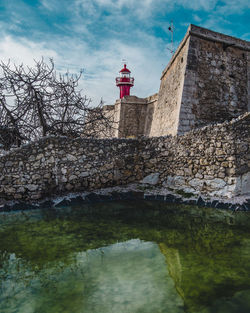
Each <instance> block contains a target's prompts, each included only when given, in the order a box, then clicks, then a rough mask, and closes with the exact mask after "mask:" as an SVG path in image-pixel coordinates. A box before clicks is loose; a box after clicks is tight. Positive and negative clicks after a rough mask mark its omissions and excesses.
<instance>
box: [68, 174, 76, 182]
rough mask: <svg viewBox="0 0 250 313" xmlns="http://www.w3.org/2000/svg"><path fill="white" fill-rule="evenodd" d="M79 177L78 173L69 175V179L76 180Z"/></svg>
mask: <svg viewBox="0 0 250 313" xmlns="http://www.w3.org/2000/svg"><path fill="white" fill-rule="evenodd" d="M76 179H77V176H76V175H70V176H69V181H71V180H76Z"/></svg>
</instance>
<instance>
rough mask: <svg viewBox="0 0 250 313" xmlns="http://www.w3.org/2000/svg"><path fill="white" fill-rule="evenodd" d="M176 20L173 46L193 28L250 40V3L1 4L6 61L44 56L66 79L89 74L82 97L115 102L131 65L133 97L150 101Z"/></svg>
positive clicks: (114, 0) (57, 0) (0, 48)
mask: <svg viewBox="0 0 250 313" xmlns="http://www.w3.org/2000/svg"><path fill="white" fill-rule="evenodd" d="M171 20H173V22H174V26H175V31H174V44H175V47H177V46H178V43H179V42H180V40H181V39H182V37H183V36H184V35H185V32H186V30H187V27H188V25H189V24H190V23H192V24H196V25H199V26H202V27H206V28H209V29H212V30H215V31H219V32H223V33H225V34H228V35H231V36H236V37H240V38H242V39H244V40H250V1H249V0H224V1H216V0H0V35H1V41H0V60H4V61H6V60H8V59H11V60H12V61H13V62H15V63H20V62H23V63H24V64H28V65H31V64H32V63H33V59H36V60H38V59H40V58H41V57H42V56H43V57H45V58H50V57H52V58H53V59H54V62H55V65H56V68H57V70H58V71H60V72H62V73H65V72H66V71H67V70H69V71H70V73H77V72H79V70H80V69H84V76H83V79H82V81H81V86H82V88H83V93H84V94H86V95H87V96H88V97H90V98H91V99H92V100H93V104H98V103H99V101H100V99H101V98H103V100H104V101H105V103H106V104H112V103H113V102H114V101H115V99H116V98H118V96H119V92H118V88H117V87H116V86H115V82H114V79H115V77H116V76H117V75H118V72H119V70H120V69H121V67H122V60H123V59H125V60H126V61H127V64H128V67H129V69H130V70H131V71H132V74H133V76H134V77H135V87H134V88H133V89H132V94H135V95H137V96H139V97H146V96H149V95H151V94H153V93H155V92H157V91H158V88H159V85H160V75H161V72H162V70H163V69H164V67H165V66H166V65H167V63H168V61H169V59H170V52H169V49H168V48H169V45H170V41H171V39H170V38H171V37H170V32H169V31H168V26H169V23H170V21H171Z"/></svg>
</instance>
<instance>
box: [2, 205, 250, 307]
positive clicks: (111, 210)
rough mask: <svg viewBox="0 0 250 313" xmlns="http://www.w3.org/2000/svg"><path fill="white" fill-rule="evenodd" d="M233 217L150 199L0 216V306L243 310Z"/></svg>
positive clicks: (242, 268) (245, 286)
mask: <svg viewBox="0 0 250 313" xmlns="http://www.w3.org/2000/svg"><path fill="white" fill-rule="evenodd" d="M176 210H177V211H178V212H179V213H178V214H176ZM180 212H181V214H180ZM190 213H192V214H190ZM234 219H238V221H240V222H239V223H241V224H240V225H241V228H242V227H243V226H244V225H243V224H242V220H243V219H242V218H241V217H240V216H237V217H236V218H234V216H232V215H230V213H228V216H226V217H225V214H222V213H220V212H219V211H218V212H216V213H215V212H214V211H213V210H211V211H209V210H208V209H206V210H204V211H202V210H200V209H199V210H197V208H191V207H179V208H176V207H172V206H166V205H164V206H162V205H158V206H157V207H156V204H155V203H154V204H152V203H146V202H142V203H138V204H136V205H135V204H131V203H116V204H114V203H113V204H98V205H94V206H93V205H92V206H90V205H87V206H84V207H83V206H81V207H77V206H76V207H74V208H73V209H71V208H64V209H58V210H55V209H53V210H52V209H50V210H42V211H26V212H16V213H11V214H9V213H8V214H2V215H1V217H0V224H1V230H0V279H1V289H0V312H6V313H10V312H18V313H19V312H20V313H24V312H25V313H27V312H28V313H29V312H32V313H33V312H34V313H35V312H36V313H37V312H38V313H40V312H41V313H42V312H52V313H53V312H65V313H66V312H76V313H80V312H103V313H105V312H133V313H134V312H146V313H147V312H192V313H195V312H201V313H203V312H204V313H205V312H206V313H210V312H227V313H228V312H229V313H230V312H232V313H233V312H249V311H250V281H249V274H250V262H249V261H250V234H249V232H248V231H247V230H244V231H242V230H239V229H238V227H235V226H232V224H237V223H236V222H235V220H234ZM219 222H223V223H219ZM228 224H229V225H228ZM246 225H247V222H246Z"/></svg>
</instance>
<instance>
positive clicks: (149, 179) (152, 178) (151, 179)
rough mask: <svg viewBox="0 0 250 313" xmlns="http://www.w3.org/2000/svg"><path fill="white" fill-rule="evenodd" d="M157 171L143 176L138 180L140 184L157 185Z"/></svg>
mask: <svg viewBox="0 0 250 313" xmlns="http://www.w3.org/2000/svg"><path fill="white" fill-rule="evenodd" d="M159 176H160V174H159V173H152V174H150V175H148V176H146V177H144V178H143V180H141V181H140V183H142V184H149V185H157V184H158V182H159Z"/></svg>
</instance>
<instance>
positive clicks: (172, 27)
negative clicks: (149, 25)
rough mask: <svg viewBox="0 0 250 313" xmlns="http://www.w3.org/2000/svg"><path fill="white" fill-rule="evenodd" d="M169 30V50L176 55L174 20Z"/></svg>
mask: <svg viewBox="0 0 250 313" xmlns="http://www.w3.org/2000/svg"><path fill="white" fill-rule="evenodd" d="M168 30H169V31H170V32H171V48H167V49H168V50H169V51H170V52H171V54H172V55H173V54H174V23H173V20H172V21H171V22H170V26H169V27H168Z"/></svg>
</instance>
